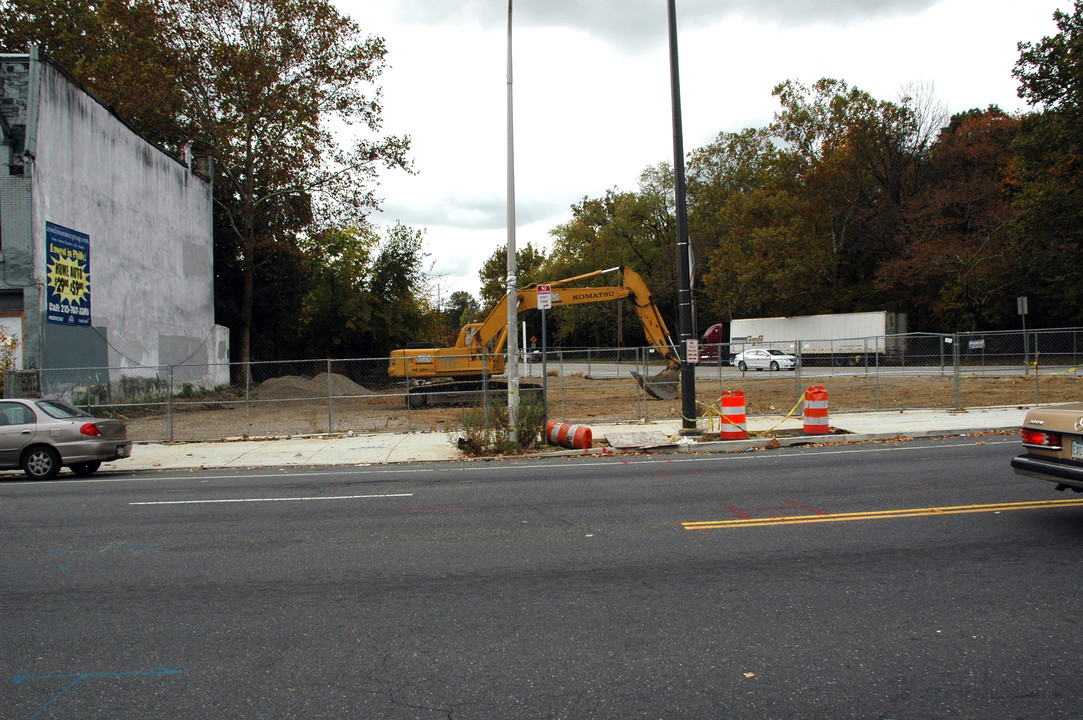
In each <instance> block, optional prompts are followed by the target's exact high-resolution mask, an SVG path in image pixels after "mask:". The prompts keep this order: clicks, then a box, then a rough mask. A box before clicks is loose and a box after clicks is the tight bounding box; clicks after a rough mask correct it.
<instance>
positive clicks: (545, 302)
mask: <svg viewBox="0 0 1083 720" xmlns="http://www.w3.org/2000/svg"><path fill="white" fill-rule="evenodd" d="M552 307H553V290H552V288H551V287H550V286H548V285H539V286H538V309H539V310H549V309H551V308H552Z"/></svg>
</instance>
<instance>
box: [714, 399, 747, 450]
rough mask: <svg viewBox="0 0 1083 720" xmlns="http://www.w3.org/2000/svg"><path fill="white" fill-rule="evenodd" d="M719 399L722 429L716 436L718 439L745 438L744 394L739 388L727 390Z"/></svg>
mask: <svg viewBox="0 0 1083 720" xmlns="http://www.w3.org/2000/svg"><path fill="white" fill-rule="evenodd" d="M719 399H720V400H721V401H722V429H721V431H720V432H719V433H718V438H719V439H720V440H747V439H748V421H747V418H746V417H745V394H744V393H743V392H741V391H740V390H727V391H726V392H724V393H722V397H721V398H719Z"/></svg>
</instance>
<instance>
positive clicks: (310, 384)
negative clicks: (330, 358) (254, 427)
mask: <svg viewBox="0 0 1083 720" xmlns="http://www.w3.org/2000/svg"><path fill="white" fill-rule="evenodd" d="M331 394H332V395H334V396H336V397H356V396H360V395H374V394H375V393H373V392H372V391H371V390H369V389H368V388H365V387H363V386H362V385H358V384H357V383H355V382H354V381H353V380H351V379H349V378H348V377H346V376H345V375H339V374H337V373H333V374H332V375H331ZM326 397H327V373H320V374H319V375H317V376H316V377H314V378H306V377H301V376H300V375H283V376H282V377H276V378H270V379H269V380H265V381H264V382H262V383H260V384H259V386H258V387H257V388H256V389H255V390H253V391H252V398H253V399H254V400H295V399H301V398H306V399H308V398H326Z"/></svg>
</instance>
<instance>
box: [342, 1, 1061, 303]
mask: <svg viewBox="0 0 1083 720" xmlns="http://www.w3.org/2000/svg"><path fill="white" fill-rule="evenodd" d="M332 1H333V2H335V3H336V5H337V6H338V7H339V9H340V10H341V11H342V12H343V13H345V14H347V15H349V16H351V17H352V18H353V19H354V20H355V21H356V22H357V23H358V24H359V25H360V26H361V28H362V30H363V31H364V32H366V33H368V34H374V35H379V36H382V37H383V38H385V39H386V41H387V46H388V60H389V63H390V68H389V69H388V70H387V71H386V72H385V74H384V75H383V76H382V78H381V82H380V85H381V86H382V87H383V93H384V119H385V127H384V130H385V131H386V132H388V133H392V134H397V135H400V134H407V135H409V136H410V137H411V141H412V153H411V154H412V158H413V160H414V163H415V169H416V170H417V174H416V175H413V176H410V175H406V174H404V173H401V172H400V173H390V172H385V173H384V174H383V176H382V177H381V187H380V196H381V197H382V198H383V199H384V202H383V212H382V213H380V214H379V215H377V216H376V217H375V218H374V219H375V221H376V222H377V223H378V224H381V225H392V224H394V223H395V222H396V221H399V222H402V223H403V224H405V225H408V226H410V227H413V228H416V229H421V230H423V231H424V234H425V238H426V249H427V251H428V253H429V255H430V257H429V262H430V264H431V275H432V276H433V278H434V280H433V284H434V287H435V288H437V289H438V292H439V296H440V298H441V299H442V300H445V301H446V299H447V297H448V296H449V295H450V294H451V293H452V292H454V291H456V290H465V291H467V292H469V293H471V294H472V295H474V296H475V297H477V296H478V290H479V288H480V281H479V279H478V271H479V270H480V268H481V265H482V263H483V262H484V261H485V259H486V258H488V257H489V256H490V255H491V254H492V253H493V251H495V250H496V249H498V248H499V247H501V246H502V245H503V244H504V243H505V242H506V240H507V231H506V204H507V200H506V198H507V149H506V148H507V144H506V138H507V124H506V121H507V111H506V107H507V105H506V100H507V22H508V15H507V12H508V4H507V2H506V0H332ZM676 7H677V27H678V46H679V51H680V82H681V106H682V114H683V128H684V147H685V151H686V153H687V152H691V151H692V150H694V149H695V148H697V147H701V146H703V145H705V144H707V143H709V142H711V141H712V140H713V139H714V138H715V137H716V136H717V135H718V133H719V132H738V131H740V130H743V129H745V128H748V127H762V126H764V125H766V124H767V123H769V122H770V121H771V119H772V117H773V115H774V113H775V111H776V110H777V109H778V103H777V100H776V99H775V98H774V97H773V96H772V95H771V91H772V89H773V88H774V86H775V85H777V84H778V83H780V82H783V81H785V80H791V79H792V80H798V81H800V82H802V83H804V84H806V85H811V84H812V83H814V82H815V81H816V80H818V79H820V78H823V77H831V78H835V79H838V80H844V81H846V82H847V83H848V84H850V85H851V86H856V87H858V88H860V89H862V90H865V91H868V92H869V93H871V94H872V95H873V96H874V97H876V98H877V99H882V100H895V99H897V98H898V96H899V94H900V93H901V92H902V91H903V89H904V88H905V87H906V86H908V85H910V86H912V85H913V84H915V83H920V84H925V85H931V86H932V88H933V90H934V93H935V95H936V97H937V99H938V100H939V101H940V102H941V103H942V104H943V105H944V107H945V109H946V110H947V111H948V112H949V113H955V112H960V111H963V110H967V109H970V108H974V107H981V108H984V107H986V106H988V105H990V104H997V105H999V106H1000V107H1001V108H1003V109H1005V110H1009V111H1013V110H1022V109H1025V105H1024V104H1023V103H1022V101H1020V100H1019V98H1018V97H1017V95H1016V89H1017V84H1016V82H1015V80H1014V79H1013V78H1012V75H1011V71H1012V67H1013V66H1014V64H1015V61H1016V60H1017V59H1018V55H1019V53H1018V50H1017V47H1016V44H1017V43H1018V42H1020V41H1027V40H1030V41H1036V40H1040V39H1041V38H1042V37H1043V36H1046V35H1053V34H1055V33H1056V26H1055V24H1054V22H1053V12H1054V11H1055V10H1056V9H1058V8H1060V9H1062V10H1065V11H1068V10H1070V9H1071V7H1072V3H1071V1H1070V0H827V1H826V2H824V1H823V0H815V1H814V0H728V1H725V0H677V3H676ZM666 8H667V2H666V0H515V8H514V30H513V34H514V37H513V45H514V71H513V73H514V74H513V80H514V83H513V89H514V109H515V116H514V123H515V124H514V127H515V195H516V217H517V223H516V226H517V228H516V243H517V245H518V246H519V247H523V246H525V245H526V244H527V243H533V244H534V245H535V246H541V247H543V248H546V249H548V247H549V245H550V242H551V240H550V237H549V231H550V230H552V229H553V228H554V227H556V226H557V225H559V224H561V223H564V222H567V221H568V220H569V219H570V218H571V212H570V207H571V206H572V205H573V204H574V203H576V202H578V201H579V200H581V199H582V198H583V197H585V196H587V197H600V196H602V195H604V193H605V191H606V190H607V189H609V188H619V189H620V190H628V191H634V190H635V189H636V188H637V182H638V178H639V175H640V174H641V173H642V172H643V170H644V169H646V168H647V167H649V166H653V165H657V164H658V163H660V162H663V161H668V162H672V160H673V128H672V118H671V104H670V82H669V48H668V29H667V20H666V12H667V11H666Z"/></svg>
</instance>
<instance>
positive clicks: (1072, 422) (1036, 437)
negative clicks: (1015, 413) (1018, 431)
mask: <svg viewBox="0 0 1083 720" xmlns="http://www.w3.org/2000/svg"><path fill="white" fill-rule="evenodd" d="M1023 447H1024V448H1025V449H1026V452H1024V453H1023V454H1022V455H1019V456H1017V457H1014V458H1012V468H1013V469H1014V470H1015V472H1017V473H1018V474H1020V475H1026V476H1027V477H1032V478H1038V479H1039V480H1048V481H1049V482H1054V483H1056V484H1057V490H1067V489H1069V488H1071V489H1072V490H1075V491H1076V492H1083V403H1068V404H1066V405H1050V406H1049V407H1040V408H1034V409H1032V410H1030V411H1029V412H1028V413H1027V417H1026V419H1024V420H1023Z"/></svg>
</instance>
